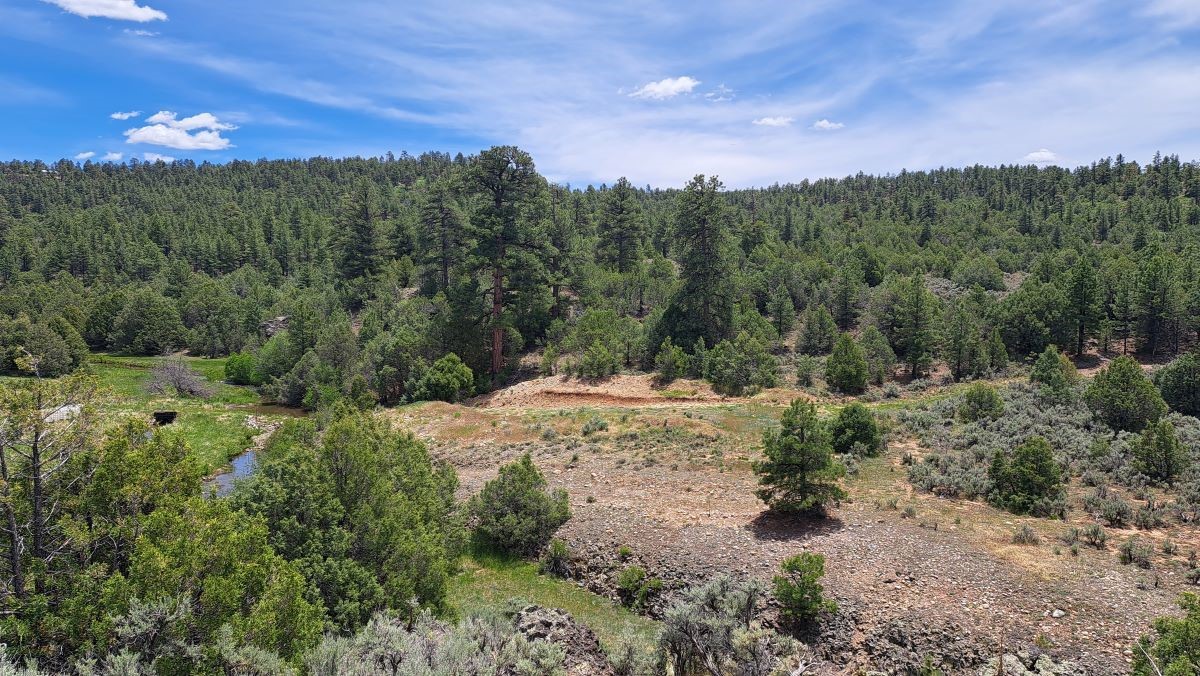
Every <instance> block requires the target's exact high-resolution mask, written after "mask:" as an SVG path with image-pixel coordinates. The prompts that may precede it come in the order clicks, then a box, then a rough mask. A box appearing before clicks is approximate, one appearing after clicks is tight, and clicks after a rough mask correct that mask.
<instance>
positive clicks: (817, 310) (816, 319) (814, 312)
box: [796, 305, 838, 357]
mask: <svg viewBox="0 0 1200 676" xmlns="http://www.w3.org/2000/svg"><path fill="white" fill-rule="evenodd" d="M837 335H838V332H837V323H836V322H834V321H833V315H831V314H830V313H829V310H828V309H827V308H826V307H825V306H824V305H815V306H814V305H810V306H808V309H806V310H805V311H804V326H803V327H802V328H801V330H800V339H799V340H798V341H797V343H796V350H797V351H798V352H800V353H801V354H807V355H812V356H814V357H815V356H820V355H823V354H829V351H830V350H832V349H833V343H834V341H835V340H836V339H837Z"/></svg>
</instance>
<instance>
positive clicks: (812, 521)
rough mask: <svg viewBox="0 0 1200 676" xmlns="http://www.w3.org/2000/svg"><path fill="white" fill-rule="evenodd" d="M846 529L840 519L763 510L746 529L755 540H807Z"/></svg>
mask: <svg viewBox="0 0 1200 676" xmlns="http://www.w3.org/2000/svg"><path fill="white" fill-rule="evenodd" d="M845 527H846V524H845V523H843V522H842V520H841V519H839V518H837V517H834V516H823V515H821V514H784V513H781V512H773V511H771V510H765V511H763V512H762V513H761V514H759V515H758V516H757V517H755V518H754V520H753V521H751V522H750V524H749V526H747V528H749V529H750V532H751V533H753V534H754V537H755V539H757V540H779V541H789V540H807V539H808V538H811V537H814V536H817V535H828V534H830V533H836V532H837V531H840V530H842V529H843V528H845Z"/></svg>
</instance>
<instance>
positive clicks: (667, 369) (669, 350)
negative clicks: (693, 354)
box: [654, 337, 688, 383]
mask: <svg viewBox="0 0 1200 676" xmlns="http://www.w3.org/2000/svg"><path fill="white" fill-rule="evenodd" d="M687 362H688V355H687V353H686V352H684V351H683V348H682V347H679V346H678V345H675V344H673V343H672V342H671V339H670V338H669V337H668V338H665V339H664V340H663V342H662V346H661V347H659V349H658V354H657V355H655V356H654V368H655V369H657V370H658V376H659V379H660V380H661V381H662V382H664V383H669V382H671V381H673V380H675V379H676V378H679V377H682V376H683V375H684V374H685V373H687V370H688V363H687Z"/></svg>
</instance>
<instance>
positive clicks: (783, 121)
mask: <svg viewBox="0 0 1200 676" xmlns="http://www.w3.org/2000/svg"><path fill="white" fill-rule="evenodd" d="M792 122H795V118H792V117H785V116H783V115H777V116H775V117H760V118H758V119H757V120H755V121H754V122H751V124H756V125H758V126H760V127H790V126H791V125H792Z"/></svg>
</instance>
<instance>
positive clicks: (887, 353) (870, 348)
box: [859, 325, 896, 385]
mask: <svg viewBox="0 0 1200 676" xmlns="http://www.w3.org/2000/svg"><path fill="white" fill-rule="evenodd" d="M859 344H860V345H862V348H863V353H864V355H865V356H866V358H867V375H868V377H869V378H870V380H871V382H872V383H873V384H875V385H882V384H883V383H884V381H886V380H887V379H888V377H889V376H891V374H892V369H893V368H894V367H895V366H896V353H895V352H893V351H892V346H891V345H890V344H888V340H887V336H885V335H883V332H882V331H880V330H879V329H878V328H877V327H876V326H874V325H871V326H868V327H867V328H866V329H865V330H864V331H863V334H862V340H860V341H859Z"/></svg>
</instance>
